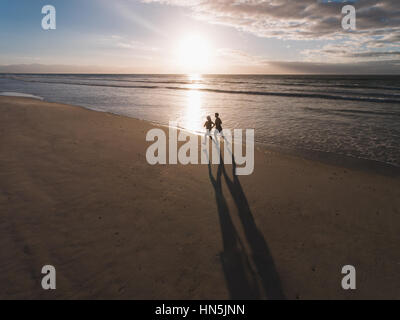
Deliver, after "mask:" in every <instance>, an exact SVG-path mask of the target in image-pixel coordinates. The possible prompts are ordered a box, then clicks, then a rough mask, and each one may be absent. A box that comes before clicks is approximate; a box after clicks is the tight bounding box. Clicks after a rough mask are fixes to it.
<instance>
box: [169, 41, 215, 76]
mask: <svg viewBox="0 0 400 320" xmlns="http://www.w3.org/2000/svg"><path fill="white" fill-rule="evenodd" d="M211 52H212V50H211V47H210V45H209V43H208V41H207V40H206V39H205V38H204V37H201V36H199V35H191V36H186V37H185V38H183V39H182V41H181V42H180V44H179V45H178V50H177V59H178V65H179V67H180V68H182V69H183V72H185V73H204V72H205V71H206V70H207V69H208V68H209V67H210V60H211Z"/></svg>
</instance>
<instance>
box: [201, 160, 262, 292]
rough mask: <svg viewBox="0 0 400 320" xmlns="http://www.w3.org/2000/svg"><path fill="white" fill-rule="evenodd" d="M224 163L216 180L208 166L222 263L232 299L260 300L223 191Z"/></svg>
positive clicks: (219, 168) (252, 273) (253, 276)
mask: <svg viewBox="0 0 400 320" xmlns="http://www.w3.org/2000/svg"><path fill="white" fill-rule="evenodd" d="M222 171H223V163H222V162H221V164H220V165H219V167H218V172H217V175H216V178H214V177H213V174H212V170H211V164H210V163H209V164H208V173H209V176H210V180H211V183H212V185H213V186H214V190H215V198H216V202H217V208H218V214H219V220H220V226H221V233H222V240H223V252H222V253H221V256H220V258H221V263H222V268H223V270H224V274H225V280H226V283H227V285H228V290H229V293H230V297H231V299H234V300H245V299H258V298H260V293H259V290H258V287H257V283H256V282H255V280H254V279H255V275H254V272H253V271H252V269H251V266H250V264H249V261H248V258H247V256H246V253H245V250H244V248H243V245H242V243H241V242H240V238H239V236H238V233H237V231H236V229H235V226H234V224H233V222H232V219H231V216H230V213H229V208H228V205H227V203H226V200H225V197H224V195H223V191H222V179H221V178H222Z"/></svg>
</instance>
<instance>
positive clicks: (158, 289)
mask: <svg viewBox="0 0 400 320" xmlns="http://www.w3.org/2000/svg"><path fill="white" fill-rule="evenodd" d="M0 115H1V116H0V298H1V299H15V298H22V299H61V298H66V299H78V298H80V299H100V298H101V299H106V298H111V299H227V298H272V299H274V298H275V299H276V298H286V299H341V298H343V299H373V298H377V299H383V298H389V299H400V241H399V240H400V239H399V235H400V180H399V178H398V177H394V176H393V177H390V176H383V175H378V174H376V173H371V172H365V171H361V170H356V169H348V168H347V169H346V168H343V167H339V166H333V165H327V164H323V163H319V162H315V161H310V160H304V159H301V158H297V157H294V156H288V155H282V154H278V153H275V152H268V151H265V152H264V151H257V152H256V159H255V172H254V174H253V175H251V176H241V177H239V178H238V179H234V178H233V177H232V174H231V171H232V168H231V166H228V165H226V166H224V167H222V166H218V165H214V166H212V167H211V172H209V167H208V166H207V165H202V166H201V165H199V166H182V165H175V166H173V165H167V166H150V165H148V164H147V162H146V159H145V151H146V149H147V147H148V146H149V143H147V142H145V136H146V133H147V131H148V130H149V129H150V128H152V127H153V126H152V125H151V124H150V123H148V122H144V121H139V120H135V119H130V118H125V117H120V116H116V115H111V114H105V113H99V112H94V111H89V110H85V109H83V108H79V107H72V106H67V105H61V104H52V103H46V102H41V101H37V100H32V99H24V98H12V97H0ZM47 264H50V265H54V266H55V267H56V269H57V289H56V290H55V291H44V290H42V289H41V278H42V275H41V268H42V266H43V265H47ZM348 264H351V265H354V266H355V267H356V268H357V290H355V291H344V290H343V289H342V288H341V279H342V275H341V269H342V267H343V266H344V265H348Z"/></svg>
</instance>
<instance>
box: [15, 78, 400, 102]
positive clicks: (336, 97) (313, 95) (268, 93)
mask: <svg viewBox="0 0 400 320" xmlns="http://www.w3.org/2000/svg"><path fill="white" fill-rule="evenodd" d="M18 80H21V81H24V82H37V83H46V84H63V85H77V86H90V87H109V88H127V89H166V90H187V91H193V90H194V91H202V92H212V93H222V94H236V95H258V96H260V95H262V96H276V97H289V98H290V97H292V98H310V99H329V100H344V101H361V102H375V103H392V104H393V103H395V104H399V103H400V97H399V99H393V97H396V96H394V95H392V96H391V97H390V98H388V97H387V96H386V97H385V96H376V94H372V96H367V97H360V96H349V95H338V94H335V93H332V94H325V93H315V92H314V93H312V92H308V93H307V92H272V91H252V90H230V89H216V88H204V87H203V88H190V87H178V86H163V85H119V84H109V83H87V82H80V81H76V82H69V81H46V80H36V79H26V78H25V79H24V78H18ZM123 82H127V81H123ZM157 83H160V82H155V84H157ZM166 83H171V82H166ZM355 94H357V93H355Z"/></svg>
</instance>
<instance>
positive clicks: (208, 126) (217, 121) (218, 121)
mask: <svg viewBox="0 0 400 320" xmlns="http://www.w3.org/2000/svg"><path fill="white" fill-rule="evenodd" d="M204 127H205V128H206V129H207V131H206V135H205V138H206V139H207V137H210V139H211V140H212V137H211V130H212V129H213V128H214V127H215V132H214V135H215V139H217V134H218V133H219V134H220V135H221V137H222V138H224V135H223V133H222V120H221V118H220V117H219V113H216V114H215V123H214V122H212V120H211V117H210V116H208V117H207V121H206V123H205V124H204Z"/></svg>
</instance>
